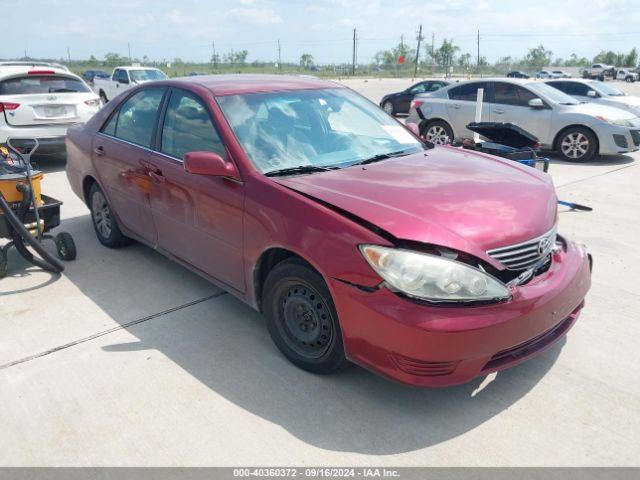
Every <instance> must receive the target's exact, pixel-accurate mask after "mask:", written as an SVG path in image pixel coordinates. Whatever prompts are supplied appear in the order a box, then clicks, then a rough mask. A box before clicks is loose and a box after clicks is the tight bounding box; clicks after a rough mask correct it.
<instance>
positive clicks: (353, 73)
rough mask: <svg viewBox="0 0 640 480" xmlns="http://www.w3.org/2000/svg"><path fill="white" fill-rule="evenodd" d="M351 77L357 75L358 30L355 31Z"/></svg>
mask: <svg viewBox="0 0 640 480" xmlns="http://www.w3.org/2000/svg"><path fill="white" fill-rule="evenodd" d="M351 75H353V76H355V75H356V29H355V28H354V29H353V62H352V64H351Z"/></svg>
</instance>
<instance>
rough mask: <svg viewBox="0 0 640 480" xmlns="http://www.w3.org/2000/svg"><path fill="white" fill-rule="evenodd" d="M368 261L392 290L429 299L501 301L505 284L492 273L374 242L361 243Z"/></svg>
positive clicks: (505, 291)
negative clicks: (378, 244)
mask: <svg viewBox="0 0 640 480" xmlns="http://www.w3.org/2000/svg"><path fill="white" fill-rule="evenodd" d="M360 251H361V252H362V255H363V256H364V258H365V259H366V260H367V262H368V263H369V265H371V267H372V268H373V269H374V270H375V271H376V272H377V273H378V275H380V276H381V277H382V278H383V279H384V280H385V281H386V282H387V284H388V286H389V287H390V288H391V289H392V290H397V291H400V292H402V293H404V294H406V295H408V296H410V297H414V298H418V299H421V300H426V301H432V302H478V301H480V302H481V301H501V300H507V299H509V298H511V294H510V293H509V290H508V289H507V287H506V285H504V284H503V283H502V282H500V281H499V280H497V279H496V278H494V277H492V276H491V275H489V274H487V273H485V272H483V271H481V270H479V269H477V268H474V267H471V266H469V265H466V264H464V263H460V262H458V261H455V260H451V259H447V258H445V257H440V256H436V255H429V254H426V253H419V252H413V251H411V250H403V249H398V248H389V247H381V246H377V245H361V246H360Z"/></svg>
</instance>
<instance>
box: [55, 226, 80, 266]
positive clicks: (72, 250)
mask: <svg viewBox="0 0 640 480" xmlns="http://www.w3.org/2000/svg"><path fill="white" fill-rule="evenodd" d="M56 250H57V251H58V257H60V259H61V260H65V261H67V262H68V261H71V260H75V259H76V256H77V254H78V252H77V250H76V242H74V241H73V237H72V236H71V234H70V233H68V232H60V233H59V234H58V235H56Z"/></svg>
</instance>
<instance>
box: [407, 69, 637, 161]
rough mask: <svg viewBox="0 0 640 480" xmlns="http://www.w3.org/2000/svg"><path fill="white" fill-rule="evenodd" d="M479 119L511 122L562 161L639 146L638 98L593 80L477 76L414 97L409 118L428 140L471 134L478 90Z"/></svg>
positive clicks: (577, 159)
mask: <svg viewBox="0 0 640 480" xmlns="http://www.w3.org/2000/svg"><path fill="white" fill-rule="evenodd" d="M479 89H483V91H484V93H483V107H482V119H483V120H485V121H493V122H510V123H514V124H516V125H518V126H520V127H522V128H523V129H525V130H527V131H528V132H530V133H532V134H533V135H535V136H536V137H538V139H539V141H540V145H541V147H542V148H543V149H546V150H551V151H556V152H557V153H558V154H559V155H560V157H561V158H562V159H564V160H567V161H574V162H575V161H587V160H590V159H592V158H593V157H594V156H595V155H598V154H602V155H609V154H620V153H628V152H633V151H636V150H638V148H639V147H640V118H638V115H639V114H640V110H639V109H638V104H640V99H636V98H632V97H627V96H625V95H624V94H623V93H622V92H620V91H619V90H617V89H615V88H613V87H610V86H609V85H607V84H604V83H602V82H597V81H592V80H572V79H553V80H549V81H547V82H539V81H535V80H525V79H512V78H507V79H505V78H499V79H481V80H472V81H467V82H462V83H459V84H454V85H449V86H447V87H445V88H442V89H441V90H438V91H436V92H433V93H430V94H420V95H417V96H416V97H415V99H414V100H413V103H412V107H411V109H410V112H409V118H408V119H407V121H408V122H411V123H415V124H417V125H418V126H419V131H420V133H421V134H422V135H423V136H424V137H425V138H426V139H427V140H429V141H431V142H433V143H446V142H448V141H449V140H463V139H465V138H471V137H472V136H473V134H472V132H471V131H469V130H468V129H467V128H466V126H467V125H468V124H469V123H471V122H473V121H474V119H475V112H476V100H477V95H478V90H479Z"/></svg>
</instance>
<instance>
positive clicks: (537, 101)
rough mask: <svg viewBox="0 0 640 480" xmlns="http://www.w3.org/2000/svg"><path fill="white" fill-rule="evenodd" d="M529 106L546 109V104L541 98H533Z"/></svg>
mask: <svg viewBox="0 0 640 480" xmlns="http://www.w3.org/2000/svg"><path fill="white" fill-rule="evenodd" d="M529 106H530V107H531V108H544V102H543V101H542V100H540V99H539V98H532V99H531V100H529Z"/></svg>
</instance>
